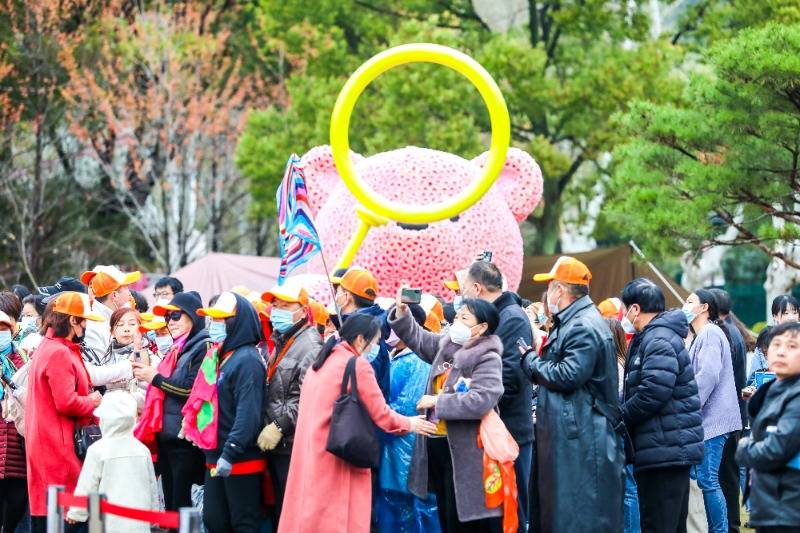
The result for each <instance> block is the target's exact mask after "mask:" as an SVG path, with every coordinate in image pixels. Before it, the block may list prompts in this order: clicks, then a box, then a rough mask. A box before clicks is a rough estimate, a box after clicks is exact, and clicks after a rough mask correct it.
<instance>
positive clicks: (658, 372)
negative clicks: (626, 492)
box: [622, 309, 703, 470]
mask: <svg viewBox="0 0 800 533" xmlns="http://www.w3.org/2000/svg"><path fill="white" fill-rule="evenodd" d="M688 332H689V324H688V323H687V322H686V317H685V316H684V315H683V313H682V312H681V311H680V309H678V310H672V311H666V312H664V313H661V314H659V315H657V316H656V317H655V318H653V320H651V321H650V323H649V324H647V326H645V327H644V329H642V331H640V332H639V333H637V334H636V335H635V336H634V337H633V340H631V345H630V347H629V349H628V361H627V363H626V365H625V389H624V400H623V404H622V417H623V419H624V420H625V425H626V426H627V427H628V431H629V432H630V434H631V438H633V447H634V448H635V450H636V458H635V460H634V466H635V468H636V469H637V470H646V469H648V468H663V467H667V466H686V465H696V464H699V463H700V461H702V459H703V415H702V413H701V411H700V397H699V396H698V394H697V383H696V382H695V380H694V369H693V368H692V360H691V359H690V358H689V352H688V351H687V350H686V346H685V345H684V343H683V339H684V338H685V337H686V335H687V333H688Z"/></svg>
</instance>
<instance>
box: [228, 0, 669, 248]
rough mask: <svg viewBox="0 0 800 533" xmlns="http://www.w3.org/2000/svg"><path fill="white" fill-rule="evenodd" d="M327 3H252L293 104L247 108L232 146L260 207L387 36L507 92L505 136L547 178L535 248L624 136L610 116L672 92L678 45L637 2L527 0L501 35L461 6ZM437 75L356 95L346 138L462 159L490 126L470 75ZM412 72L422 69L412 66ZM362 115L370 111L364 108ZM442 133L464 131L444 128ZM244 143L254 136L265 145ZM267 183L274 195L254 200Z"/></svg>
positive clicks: (547, 244)
mask: <svg viewBox="0 0 800 533" xmlns="http://www.w3.org/2000/svg"><path fill="white" fill-rule="evenodd" d="M323 4H324V5H320V7H319V9H316V10H313V11H309V10H307V9H305V7H304V6H306V3H304V2H298V1H288V2H274V1H269V0H262V2H261V3H260V7H261V8H262V9H263V12H264V13H265V14H268V16H267V15H264V16H265V18H268V19H269V20H271V21H272V22H271V24H272V28H273V30H274V33H273V35H276V36H278V37H280V38H281V40H282V41H284V42H286V43H287V47H288V49H287V55H289V56H293V57H295V58H296V60H295V64H291V63H289V64H288V65H287V66H288V67H289V69H290V73H289V74H288V75H287V78H288V80H289V82H288V83H287V88H288V91H287V92H288V95H289V99H288V101H287V102H286V103H285V105H280V106H276V107H275V108H274V109H272V110H268V111H267V112H266V113H268V115H259V114H254V115H253V123H252V124H251V126H252V127H251V129H250V130H248V131H249V133H250V135H249V136H248V135H245V137H243V142H242V143H241V145H240V149H239V160H240V164H241V167H242V170H243V172H244V173H245V174H246V175H247V176H248V177H249V178H250V179H251V182H252V183H253V187H254V188H253V194H254V197H255V199H256V201H257V202H259V205H261V204H262V203H266V202H272V201H273V200H272V199H271V198H270V197H271V196H272V194H274V188H275V184H276V180H277V179H279V177H280V171H279V170H278V169H279V168H280V167H281V166H282V164H283V162H284V161H285V159H286V156H287V155H288V152H290V151H300V152H301V151H304V150H305V149H308V148H310V147H311V146H313V145H315V144H319V143H320V142H327V128H328V123H329V122H328V121H329V117H330V112H331V109H332V105H333V101H334V100H335V97H336V94H338V91H339V89H340V88H341V86H342V85H343V83H344V81H345V80H346V78H347V76H348V75H349V74H350V73H351V72H352V71H353V70H354V69H355V68H356V67H357V66H358V65H359V64H360V63H361V62H363V61H365V60H366V59H368V58H369V57H371V56H372V55H374V54H375V53H377V52H379V51H381V50H384V49H386V48H388V47H389V46H391V45H392V44H399V43H402V42H411V41H413V40H423V41H431V42H439V43H442V44H448V45H450V46H453V47H455V48H457V49H460V50H462V51H464V52H466V53H468V54H470V55H472V56H473V57H475V58H476V59H477V60H478V61H479V62H481V63H482V64H483V65H484V66H485V67H486V68H487V70H488V71H489V72H490V73H491V74H492V75H493V76H494V77H495V79H496V80H497V82H498V83H499V85H500V87H501V89H502V90H503V93H504V95H505V98H506V100H507V102H508V105H509V109H510V111H511V114H512V134H513V138H514V142H515V143H516V144H517V145H519V146H521V147H523V148H525V149H527V150H528V151H530V152H531V153H532V154H533V155H534V156H535V157H536V159H537V161H539V163H540V165H541V167H542V172H543V174H544V177H545V190H544V202H543V207H542V208H541V209H539V210H537V211H536V212H535V213H534V214H533V215H532V216H531V217H530V219H529V220H530V221H531V222H532V223H533V224H535V226H536V230H537V231H536V233H535V235H534V237H533V238H534V243H533V245H532V247H531V248H532V250H533V251H536V252H542V253H553V252H555V251H556V249H557V248H558V237H559V224H560V220H561V215H562V212H563V210H564V204H565V202H568V201H569V194H570V191H577V192H578V193H580V191H581V190H582V189H583V188H590V189H591V187H592V185H593V182H594V181H595V180H597V179H601V177H602V168H603V165H601V164H599V162H600V161H601V159H602V158H603V155H604V154H605V153H606V152H607V151H608V150H610V149H612V148H613V146H614V145H615V144H616V143H617V142H619V141H620V140H621V137H620V136H619V132H618V131H617V130H616V129H615V128H614V127H612V126H611V124H610V121H609V118H610V117H611V116H612V115H613V114H614V113H616V112H618V111H620V110H625V109H626V108H627V102H628V101H629V100H630V99H631V98H652V99H654V100H658V99H662V100H666V99H669V98H671V97H672V96H674V95H676V94H677V92H676V90H677V87H678V84H677V83H676V80H675V79H673V78H672V77H671V76H670V75H669V69H670V67H671V66H672V65H673V64H674V59H675V57H676V56H677V54H676V50H675V49H674V47H672V46H671V45H669V44H668V43H667V42H666V40H660V41H651V40H650V39H649V37H648V33H647V30H648V21H647V16H646V14H645V10H644V7H640V6H639V5H638V4H635V5H633V4H630V3H628V4H626V5H627V6H628V7H626V8H625V9H622V8H620V9H609V6H608V3H607V2H605V1H601V0H581V1H578V0H574V1H570V0H550V1H544V2H529V10H528V13H527V15H528V16H527V20H524V21H523V23H522V24H521V25H519V26H518V27H516V28H512V29H511V30H509V31H508V32H506V33H494V32H492V31H491V29H490V28H489V26H488V25H487V23H486V22H484V21H483V20H482V19H481V17H479V16H478V15H477V13H476V12H475V9H474V7H473V2H470V1H465V0H453V1H446V0H439V1H436V2H423V1H411V2H400V1H389V0H385V1H379V2H364V1H359V0H351V1H339V2H332V1H330V2H323ZM329 4H330V5H329ZM643 4H646V2H643ZM291 69H293V70H291ZM441 70H443V69H442V68H441V67H431V69H427V70H426V68H425V67H421V66H412V67H408V68H407V69H405V70H403V71H402V72H401V73H391V72H390V73H387V74H385V75H384V76H386V78H387V79H386V81H384V80H383V79H380V80H378V82H376V84H375V86H374V87H375V88H374V91H371V92H370V94H369V95H367V96H366V97H365V99H366V98H369V97H370V96H372V95H374V97H375V98H376V100H375V102H376V103H375V104H373V106H374V107H370V105H369V104H367V103H365V104H362V103H361V102H359V108H358V111H357V113H359V117H364V116H366V117H368V119H367V120H365V122H363V123H362V124H361V125H360V127H361V128H363V129H361V130H359V129H358V128H359V125H358V124H354V125H353V133H352V134H351V137H352V139H353V141H352V142H353V145H354V146H355V147H356V148H357V149H360V148H361V147H366V148H369V149H370V150H386V149H389V148H392V147H396V146H402V145H403V144H409V143H418V144H422V145H423V146H430V147H434V148H437V147H440V148H442V149H445V150H448V151H454V152H459V150H460V151H461V152H460V153H461V154H462V155H465V156H470V155H474V153H476V152H479V151H481V147H480V146H482V145H481V144H479V145H475V141H474V140H475V139H481V140H482V138H481V137H479V136H478V134H479V133H483V134H485V133H488V126H489V125H488V117H487V115H486V114H485V111H483V110H482V104H481V103H480V101H479V100H477V99H476V98H474V96H475V92H474V90H473V89H472V88H471V87H469V85H468V84H467V83H465V82H461V83H459V84H457V81H456V80H458V77H457V76H456V77H452V78H451V77H448V76H450V75H451V74H450V73H440V72H439V71H441ZM416 72H419V73H421V75H418V76H414V75H413V74H411V73H416ZM392 75H394V76H397V79H396V80H394V81H393V80H392V78H390V76H392ZM382 78H383V77H382ZM450 80H452V81H450ZM420 82H424V83H420ZM428 82H435V83H428ZM441 82H444V83H441ZM304 103H312V104H313V105H312V106H311V107H310V108H309V109H305V110H304V113H303V114H302V116H301V114H300V113H299V112H297V111H295V110H294V109H293V107H294V106H295V105H302V104H304ZM426 106H427V108H426ZM362 109H368V110H369V112H368V113H366V114H361V113H363V111H361V110H362ZM280 116H283V117H284V119H283V120H280V119H279V118H278V117H280ZM298 119H302V121H303V123H302V125H297V126H296V128H295V129H293V131H292V134H291V135H290V136H289V137H288V140H289V141H290V142H289V143H288V144H290V145H291V147H290V149H289V150H288V151H287V150H286V148H284V146H286V145H287V142H286V141H287V137H286V130H285V129H283V128H282V127H283V126H284V125H285V124H286V123H291V124H298V122H297V121H298ZM360 120H364V119H363V118H361V119H360ZM270 124H277V125H276V126H274V127H273V126H270ZM448 128H452V129H451V130H450V131H451V132H452V133H453V134H458V133H460V135H453V136H447V135H442V136H439V134H440V132H443V131H447V130H448ZM437 137H438V138H437ZM249 139H262V141H261V145H260V146H261V148H259V145H257V144H255V143H252V142H250V140H249ZM360 139H365V141H363V142H362V141H360ZM273 141H276V142H273ZM268 146H269V147H271V148H267V147H268ZM278 146H280V147H281V149H282V151H283V152H285V153H282V154H281V157H280V158H277V154H275V153H274V152H271V151H270V150H277V147H278ZM258 160H260V161H268V162H269V164H268V167H269V168H270V169H271V170H270V172H269V176H266V175H265V174H264V173H262V172H259V171H257V170H256V169H253V168H252V165H250V164H248V162H249V161H258ZM262 170H263V169H262ZM579 171H580V172H579ZM578 175H581V176H583V179H582V180H581V181H580V183H577V182H576V179H575V178H576V176H578ZM576 186H577V187H578V189H577V190H576ZM262 190H268V191H269V192H270V194H269V195H268V196H262V194H261V193H262Z"/></svg>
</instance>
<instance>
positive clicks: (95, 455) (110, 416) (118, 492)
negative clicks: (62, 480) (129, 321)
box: [67, 391, 159, 533]
mask: <svg viewBox="0 0 800 533" xmlns="http://www.w3.org/2000/svg"><path fill="white" fill-rule="evenodd" d="M94 414H95V416H97V417H98V418H99V419H100V431H101V432H102V434H103V438H101V439H100V440H98V441H97V442H96V443H94V444H93V445H92V446H91V447H89V450H88V451H87V452H86V460H85V461H84V463H83V468H82V469H81V475H80V477H79V478H78V485H77V486H76V487H75V494H76V495H78V496H86V495H88V494H89V493H90V492H99V493H100V494H104V495H105V497H106V499H107V500H108V501H109V502H110V503H113V504H115V505H121V506H124V507H133V508H136V509H150V510H159V502H158V486H157V484H156V476H155V472H154V471H153V462H152V459H151V456H150V450H148V449H147V447H146V446H145V445H144V444H142V443H141V442H139V441H138V440H137V439H136V437H134V436H133V427H134V425H135V423H136V400H134V399H133V396H131V394H130V393H128V392H125V391H112V392H109V393H107V394H106V395H105V396H103V401H102V403H101V404H100V407H98V408H97V409H95V411H94ZM67 517H68V518H70V519H71V520H75V521H78V522H85V521H86V520H87V519H88V513H87V512H86V510H85V509H77V508H75V507H72V508H70V510H69V513H67ZM105 518H106V524H105V530H106V532H107V533H123V532H125V533H134V532H142V533H149V532H150V524H146V523H144V522H137V521H134V520H129V519H126V518H120V517H117V516H114V515H111V514H106V516H105Z"/></svg>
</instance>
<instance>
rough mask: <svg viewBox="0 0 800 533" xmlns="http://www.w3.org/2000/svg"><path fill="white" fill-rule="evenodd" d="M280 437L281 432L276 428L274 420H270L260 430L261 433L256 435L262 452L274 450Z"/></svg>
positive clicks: (281, 435)
mask: <svg viewBox="0 0 800 533" xmlns="http://www.w3.org/2000/svg"><path fill="white" fill-rule="evenodd" d="M282 437H283V433H282V432H281V430H280V429H278V426H277V425H276V424H275V422H272V423H271V424H268V425H267V426H266V427H265V428H264V429H262V430H261V434H260V435H259V436H258V447H259V448H261V451H264V452H268V451H269V450H274V449H275V447H276V446H277V445H278V443H279V442H280V441H281V438H282Z"/></svg>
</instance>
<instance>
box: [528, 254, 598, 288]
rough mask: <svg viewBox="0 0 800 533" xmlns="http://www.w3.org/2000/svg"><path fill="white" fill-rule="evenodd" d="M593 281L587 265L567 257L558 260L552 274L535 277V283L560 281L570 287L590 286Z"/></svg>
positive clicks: (551, 271)
mask: <svg viewBox="0 0 800 533" xmlns="http://www.w3.org/2000/svg"><path fill="white" fill-rule="evenodd" d="M591 280H592V273H591V272H589V269H588V268H587V267H586V265H584V264H583V263H581V262H580V261H578V260H577V259H575V258H574V257H569V256H566V255H562V256H561V257H559V258H558V261H556V264H555V265H553V268H551V269H550V272H547V273H546V274H536V275H535V276H533V281H560V282H561V283H569V284H570V285H588V284H589V282H590V281H591Z"/></svg>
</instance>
